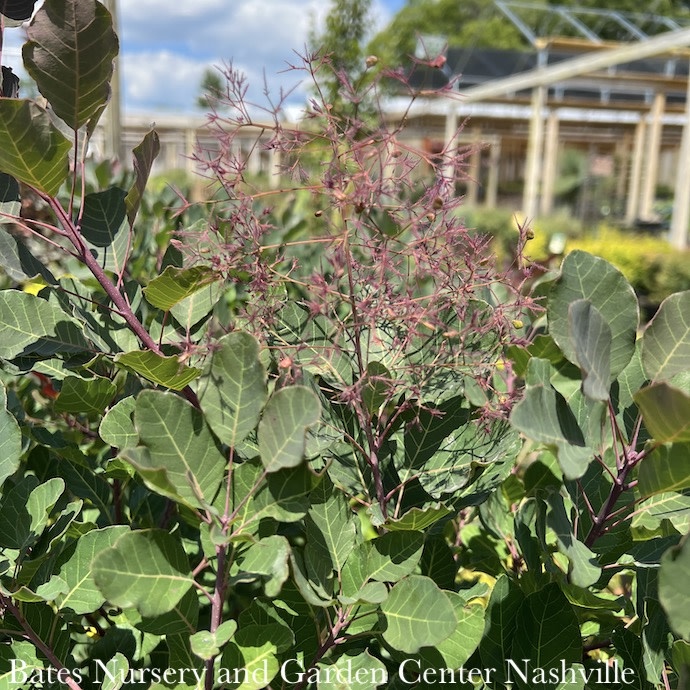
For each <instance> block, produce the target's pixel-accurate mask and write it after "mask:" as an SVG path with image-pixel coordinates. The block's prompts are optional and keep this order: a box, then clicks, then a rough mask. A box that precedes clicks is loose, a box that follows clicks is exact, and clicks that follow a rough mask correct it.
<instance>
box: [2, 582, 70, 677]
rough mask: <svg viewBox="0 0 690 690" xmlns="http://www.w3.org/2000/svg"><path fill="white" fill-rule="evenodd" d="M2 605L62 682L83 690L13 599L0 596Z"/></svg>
mask: <svg viewBox="0 0 690 690" xmlns="http://www.w3.org/2000/svg"><path fill="white" fill-rule="evenodd" d="M0 604H2V606H3V607H5V608H6V609H7V610H8V611H9V612H10V613H11V614H12V615H13V616H14V618H15V619H16V621H17V623H19V625H21V627H22V630H24V632H25V633H26V636H27V637H28V638H29V640H30V641H31V643H32V644H33V645H34V647H36V649H38V650H40V651H41V652H42V653H43V654H44V655H45V657H46V659H48V661H49V662H50V663H51V665H52V666H53V667H54V668H55V669H57V671H58V674H59V677H60V682H61V683H63V684H64V685H66V686H67V687H68V688H70V690H83V689H82V687H81V685H79V683H77V681H76V680H75V679H74V678H73V677H72V675H71V673H70V671H69V669H68V668H67V667H66V666H65V665H64V664H63V663H62V662H61V661H60V659H58V658H57V656H55V653H54V652H53V650H52V649H51V648H50V647H49V646H48V645H47V644H46V643H45V642H44V641H43V640H42V639H41V638H40V637H39V636H38V634H37V633H36V631H35V630H34V629H33V628H32V627H31V626H30V625H29V623H28V621H27V620H26V618H24V616H23V615H22V613H21V611H20V610H19V608H18V607H17V606H15V605H14V603H13V602H12V599H10V598H9V597H7V596H5V595H4V594H0Z"/></svg>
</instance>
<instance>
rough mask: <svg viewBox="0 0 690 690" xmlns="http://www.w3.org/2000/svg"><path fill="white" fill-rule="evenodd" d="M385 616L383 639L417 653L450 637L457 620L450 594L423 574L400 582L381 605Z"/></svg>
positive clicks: (399, 648)
mask: <svg viewBox="0 0 690 690" xmlns="http://www.w3.org/2000/svg"><path fill="white" fill-rule="evenodd" d="M381 611H382V612H383V615H384V617H385V619H386V629H385V630H384V631H383V638H384V639H385V640H386V642H387V643H388V644H389V645H391V647H393V648H394V649H397V650H399V651H401V652H405V653H406V654H415V653H416V652H418V651H419V650H420V649H421V648H422V647H433V646H435V645H437V644H438V643H439V642H442V641H443V640H445V639H446V638H447V637H449V636H450V635H451V634H452V633H453V631H454V630H455V628H456V626H457V624H458V620H457V616H456V615H455V609H454V608H453V604H452V603H451V601H450V599H449V598H448V596H447V595H446V594H445V592H443V591H442V590H440V589H439V588H438V587H437V586H436V583H435V582H434V581H433V580H431V579H430V578H428V577H424V576H423V575H410V576H409V577H407V578H405V579H404V580H401V581H400V582H398V583H397V584H396V585H395V586H394V587H393V589H392V590H391V591H390V593H389V595H388V599H386V601H385V602H384V603H383V605H382V606H381Z"/></svg>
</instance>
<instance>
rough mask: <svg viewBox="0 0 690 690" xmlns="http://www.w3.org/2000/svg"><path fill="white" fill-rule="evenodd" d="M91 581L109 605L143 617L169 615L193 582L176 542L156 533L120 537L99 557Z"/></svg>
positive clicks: (137, 533)
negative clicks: (130, 610)
mask: <svg viewBox="0 0 690 690" xmlns="http://www.w3.org/2000/svg"><path fill="white" fill-rule="evenodd" d="M93 578H94V581H95V583H96V586H97V587H98V589H99V590H100V591H101V593H102V594H103V596H104V597H105V598H106V599H107V600H108V601H109V602H111V603H112V604H114V605H115V606H119V607H121V608H123V609H124V608H130V607H134V608H136V609H137V610H138V611H139V613H140V614H141V615H142V616H146V617H152V616H160V615H162V614H164V613H167V612H168V611H171V610H172V609H173V608H174V606H175V605H176V604H177V603H178V602H179V601H180V599H182V597H183V596H184V595H185V594H186V593H187V591H188V590H189V589H190V588H191V587H192V585H193V582H194V579H193V577H192V574H191V572H190V570H189V563H188V560H187V555H186V554H185V552H184V549H183V548H182V544H181V543H180V541H179V539H177V538H176V537H174V536H172V535H171V534H168V533H167V532H165V531H164V530H160V529H149V530H140V531H136V532H127V533H126V534H124V535H123V536H121V537H120V538H119V539H118V540H117V541H116V542H115V544H114V545H113V546H112V547H111V548H109V549H106V550H105V551H102V552H101V553H100V555H99V557H98V559H97V560H96V562H95V563H94V565H93ZM153 592H155V596H151V595H152V593H153Z"/></svg>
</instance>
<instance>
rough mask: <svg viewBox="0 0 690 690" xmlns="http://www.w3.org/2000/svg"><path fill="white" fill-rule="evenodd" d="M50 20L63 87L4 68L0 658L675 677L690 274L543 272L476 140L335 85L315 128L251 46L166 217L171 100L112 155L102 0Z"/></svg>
mask: <svg viewBox="0 0 690 690" xmlns="http://www.w3.org/2000/svg"><path fill="white" fill-rule="evenodd" d="M26 4H27V6H28V5H31V7H30V8H29V13H30V9H31V8H32V7H33V4H32V3H26ZM20 5H21V6H22V7H21V8H20ZM18 8H20V9H22V10H24V11H25V10H26V9H27V8H25V7H23V5H22V3H21V2H19V1H18V2H9V3H4V4H2V5H0V9H2V11H3V12H7V13H8V16H10V17H12V16H13V15H12V14H10V12H12V13H14V12H16V11H18ZM28 38H29V40H28V43H27V44H26V46H25V48H24V59H25V64H26V66H27V69H28V71H29V72H30V74H31V75H32V77H33V78H34V79H35V80H36V82H37V84H38V88H39V90H40V91H41V93H42V95H43V96H44V97H45V99H47V101H48V103H49V104H50V112H48V111H46V110H44V109H43V108H42V107H40V106H38V105H37V104H35V103H32V102H30V101H25V100H21V99H18V98H15V97H14V96H15V95H16V93H15V92H14V91H15V90H13V92H12V93H11V94H10V95H11V96H12V97H8V94H7V92H6V91H3V94H5V97H4V98H2V99H0V203H1V207H0V213H2V216H1V218H2V222H3V227H2V228H0V260H1V261H2V266H3V268H4V270H5V273H6V274H7V276H8V280H9V281H11V286H10V287H8V289H4V290H2V291H1V292H0V312H1V316H0V358H1V361H2V373H1V375H0V377H1V379H2V386H0V443H1V447H2V456H1V457H0V485H1V487H2V493H1V496H0V616H2V624H1V626H0V636H1V637H0V683H2V684H3V687H32V686H33V687H45V688H59V687H68V688H70V689H71V690H79V689H80V688H87V687H93V686H94V685H96V686H100V687H104V688H111V689H117V688H121V687H125V688H129V687H131V688H156V689H161V688H166V687H170V688H200V689H202V688H203V689H204V690H210V689H211V688H242V689H243V690H249V689H250V688H257V689H258V688H263V687H270V688H307V687H314V688H320V689H324V688H334V687H353V688H359V687H367V688H375V687H382V688H402V687H405V688H407V687H418V688H423V687H427V686H429V685H434V684H438V683H439V682H445V683H452V685H453V686H454V687H458V688H472V687H487V688H492V689H494V688H496V689H497V688H503V687H505V686H506V684H508V683H510V684H511V685H512V686H513V687H514V686H517V687H519V688H533V687H541V686H544V687H550V688H561V687H570V686H572V687H577V688H595V687H607V688H615V687H637V688H647V687H660V688H661V687H663V688H671V687H674V688H680V687H683V686H682V683H683V682H684V681H683V678H687V673H688V660H689V658H690V654H689V652H688V650H689V648H690V629H689V628H688V622H689V621H690V611H688V607H689V602H688V597H687V587H686V582H685V578H684V575H687V573H688V570H690V553H689V550H690V549H689V547H688V542H687V539H684V535H686V533H687V531H688V522H689V521H690V503H689V502H690V497H689V496H688V489H689V488H690V453H688V450H690V448H689V445H690V377H689V375H688V363H689V362H690V325H689V323H688V314H690V293H688V292H683V293H678V294H675V295H672V296H671V297H669V298H668V299H667V300H666V301H665V302H664V303H663V304H662V305H661V307H660V309H659V311H658V313H657V314H656V316H655V317H654V320H653V321H652V322H651V323H650V324H649V325H647V326H645V327H641V325H640V323H639V317H638V305H637V300H636V297H635V294H634V292H633V290H632V288H631V287H630V285H629V284H628V283H627V282H626V280H625V278H624V277H623V276H622V274H620V273H619V272H618V271H617V270H616V269H615V268H613V267H612V266H611V265H609V264H608V263H606V262H605V261H603V260H602V259H599V258H596V257H593V256H591V255H589V254H587V253H585V252H582V251H575V252H572V253H571V254H569V255H568V257H567V258H566V259H565V261H564V263H563V265H562V267H561V269H560V271H559V272H558V273H557V274H554V275H550V274H549V275H547V277H546V278H545V279H542V282H541V283H540V285H539V286H538V287H537V288H536V290H535V293H534V296H525V291H524V289H523V288H524V287H525V283H526V282H528V281H529V279H530V277H531V269H530V267H529V266H527V265H525V264H524V262H523V260H522V259H521V258H519V257H521V250H522V248H523V247H524V244H525V242H527V241H528V238H529V234H530V233H529V231H528V230H527V229H523V230H522V231H521V232H520V235H519V247H518V252H517V256H518V259H517V260H516V264H515V266H513V267H512V269H511V271H510V272H509V273H506V274H502V273H500V272H499V271H497V269H496V268H495V267H494V266H493V263H492V259H491V256H490V255H489V254H488V253H487V251H486V246H485V245H484V244H483V240H481V239H480V238H478V237H477V236H476V235H475V234H474V233H471V232H468V231H467V230H466V229H465V228H464V227H463V226H462V225H461V224H460V223H459V222H458V221H457V218H458V209H457V205H458V204H459V200H458V198H457V197H456V195H455V193H454V192H455V190H454V188H453V184H452V180H453V179H454V176H455V173H456V170H457V168H458V167H459V164H460V162H461V161H458V160H457V157H456V155H455V153H454V152H453V151H451V150H447V151H443V152H442V153H441V154H439V155H438V156H436V157H434V158H428V157H426V156H425V155H424V154H421V153H418V152H415V151H414V150H412V149H411V148H409V147H408V146H407V145H406V143H405V139H404V137H402V136H401V131H400V129H399V127H397V126H396V127H393V128H386V127H385V125H384V124H383V123H376V124H375V125H372V122H371V109H370V108H367V109H366V112H367V122H363V121H360V120H359V119H358V118H357V111H358V109H357V108H356V107H348V108H347V109H345V110H344V112H347V115H344V114H342V113H339V112H338V109H337V108H333V107H330V106H331V105H332V104H329V103H328V102H326V101H325V99H323V98H320V97H318V95H317V96H316V97H315V98H314V99H313V101H312V102H311V104H310V106H309V109H308V117H307V118H306V120H305V121H304V122H303V123H302V125H301V127H300V128H299V129H294V130H291V129H288V128H287V127H286V126H285V125H284V124H283V118H282V117H281V115H280V112H279V109H277V108H273V107H272V106H271V107H270V108H269V109H268V111H265V112H263V113H262V114H260V115H259V116H257V115H256V112H257V111H256V109H255V108H253V107H251V106H250V105H249V104H247V103H246V102H245V101H244V93H245V89H244V83H243V81H242V78H241V77H240V76H239V75H238V74H237V73H235V72H234V71H233V70H232V69H228V71H227V74H226V77H227V80H228V88H227V94H226V101H227V102H225V103H223V104H222V109H221V110H219V112H222V113H223V115H222V116H220V115H216V116H214V117H213V118H212V120H211V126H214V127H216V131H217V135H218V136H217V138H218V146H217V148H216V149H214V150H213V151H205V152H200V153H199V162H200V163H203V165H205V166H206V174H207V176H208V177H210V178H212V179H213V180H214V183H215V185H216V194H215V195H214V197H213V199H212V200H211V201H210V202H209V203H208V204H207V205H206V206H205V207H204V208H205V209H206V210H205V211H204V212H203V217H201V218H200V219H199V220H197V221H196V222H194V223H192V222H186V223H184V224H183V226H182V227H181V228H180V229H179V230H178V232H177V233H176V234H175V236H174V237H173V238H172V239H170V233H160V234H158V236H157V237H158V241H157V242H155V243H153V244H152V243H151V242H150V238H148V239H147V238H146V234H147V232H149V231H150V227H149V225H148V223H147V224H144V225H142V224H141V222H140V219H139V218H138V213H139V211H140V209H141V207H142V201H143V200H144V198H145V187H146V182H147V178H148V174H149V172H150V170H151V167H152V165H153V162H154V160H155V157H156V154H157V151H158V147H159V145H158V140H157V136H156V134H155V132H151V133H149V134H148V135H147V136H146V137H145V138H144V140H143V141H142V142H141V144H140V145H139V146H137V147H136V148H135V150H134V152H133V160H134V176H133V179H132V180H131V181H129V182H127V183H126V184H121V186H117V185H112V184H107V183H105V184H104V183H101V184H100V186H98V187H96V188H93V189H91V188H90V187H88V185H87V183H86V178H87V177H88V172H87V171H86V168H85V163H84V155H85V154H84V152H85V150H86V148H87V147H86V142H87V141H88V139H89V137H90V135H91V133H92V132H93V130H94V128H95V126H96V123H97V121H98V118H99V116H100V115H101V113H102V110H103V107H104V106H105V104H106V103H107V99H108V93H109V87H108V82H109V79H110V75H111V69H112V60H113V58H114V56H115V55H116V53H117V37H116V36H115V34H114V33H113V30H112V22H111V18H110V16H109V15H108V13H107V11H106V10H105V9H104V8H103V6H102V5H100V4H99V3H97V2H94V1H93V0H47V1H46V3H45V4H44V5H43V6H42V8H41V9H40V10H39V11H38V13H37V14H36V16H35V18H34V20H32V23H31V26H30V28H29V32H28ZM56 56H58V57H59V58H60V59H58V60H55V59H53V58H55V57H56ZM371 62H372V63H373V61H371ZM56 65H59V67H58V66H56ZM79 65H89V68H88V70H80V69H79V68H78V66H79ZM306 65H307V66H306V69H307V71H308V72H310V74H311V75H312V76H313V77H314V78H315V93H316V94H318V93H319V91H318V73H319V70H321V69H323V68H324V67H326V65H324V64H322V63H320V62H319V61H318V60H317V61H308V62H307V63H306ZM341 77H342V89H341V94H342V95H343V97H344V98H346V99H349V101H350V102H351V105H353V106H355V105H356V104H357V102H359V101H360V100H361V99H370V101H369V102H371V103H376V98H375V92H374V86H373V85H372V83H371V82H369V81H368V80H367V82H366V83H367V86H366V93H364V94H362V93H360V91H359V90H358V88H357V86H356V85H353V84H351V83H350V82H349V81H348V79H347V77H346V75H341ZM58 120H59V122H57V121H58ZM238 127H241V128H242V129H244V130H246V129H248V128H252V127H253V128H255V130H256V132H257V138H256V149H257V150H259V149H263V150H264V153H266V154H270V153H272V155H273V156H274V160H277V158H278V157H280V160H281V166H282V173H283V175H282V178H281V183H280V184H281V185H282V186H281V188H280V189H278V190H268V191H267V190H266V189H259V188H254V187H252V186H251V184H250V182H248V180H251V179H252V178H251V177H249V176H248V175H247V174H246V173H247V170H246V161H245V160H244V159H243V158H242V157H238V156H236V155H235V154H234V153H233V152H236V151H237V147H236V146H235V144H236V143H237V141H236V140H235V138H236V136H237V131H238V129H237V128H238ZM65 131H67V132H68V136H65V134H64V132H65ZM267 133H268V136H267ZM218 190H220V191H218ZM26 194H34V195H36V196H37V198H39V199H41V200H42V202H43V203H44V204H45V209H46V213H45V215H44V216H41V217H40V218H36V217H32V218H30V219H28V218H24V217H22V216H21V214H20V209H21V205H22V198H23V196H25V195H26ZM196 213H197V214H200V215H201V211H196ZM19 231H21V232H19ZM22 236H30V237H31V238H33V240H36V241H38V242H42V243H44V244H45V245H46V246H50V247H51V248H52V249H54V250H55V252H56V253H57V255H58V256H60V259H59V260H56V261H54V262H53V263H51V264H50V265H46V264H45V263H42V262H40V261H38V260H36V258H35V256H33V255H32V254H31V253H30V252H29V251H28V250H27V248H26V246H25V244H24V241H23V239H22ZM168 240H169V241H168ZM133 258H138V261H134V262H133ZM133 264H136V266H134V265H133ZM472 669H474V671H472ZM451 674H452V675H451ZM444 679H445V680H444ZM13 684H15V685H13Z"/></svg>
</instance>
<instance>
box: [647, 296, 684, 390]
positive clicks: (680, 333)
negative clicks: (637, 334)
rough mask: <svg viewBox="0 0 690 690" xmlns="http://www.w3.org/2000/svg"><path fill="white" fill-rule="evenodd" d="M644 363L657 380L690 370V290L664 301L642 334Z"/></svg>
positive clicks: (651, 376) (648, 374)
mask: <svg viewBox="0 0 690 690" xmlns="http://www.w3.org/2000/svg"><path fill="white" fill-rule="evenodd" d="M642 364H643V366H644V372H645V374H647V376H648V377H649V378H650V379H652V380H653V381H668V380H669V379H670V378H672V377H673V376H675V375H676V374H679V373H683V372H687V371H688V370H690V290H686V291H685V292H678V293H676V294H675V295H671V296H670V297H667V298H666V299H665V300H664V301H663V302H662V303H661V306H660V307H659V310H658V311H657V313H656V314H655V315H654V318H653V319H652V321H651V323H650V324H649V326H647V329H646V330H645V332H644V335H643V336H642Z"/></svg>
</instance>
